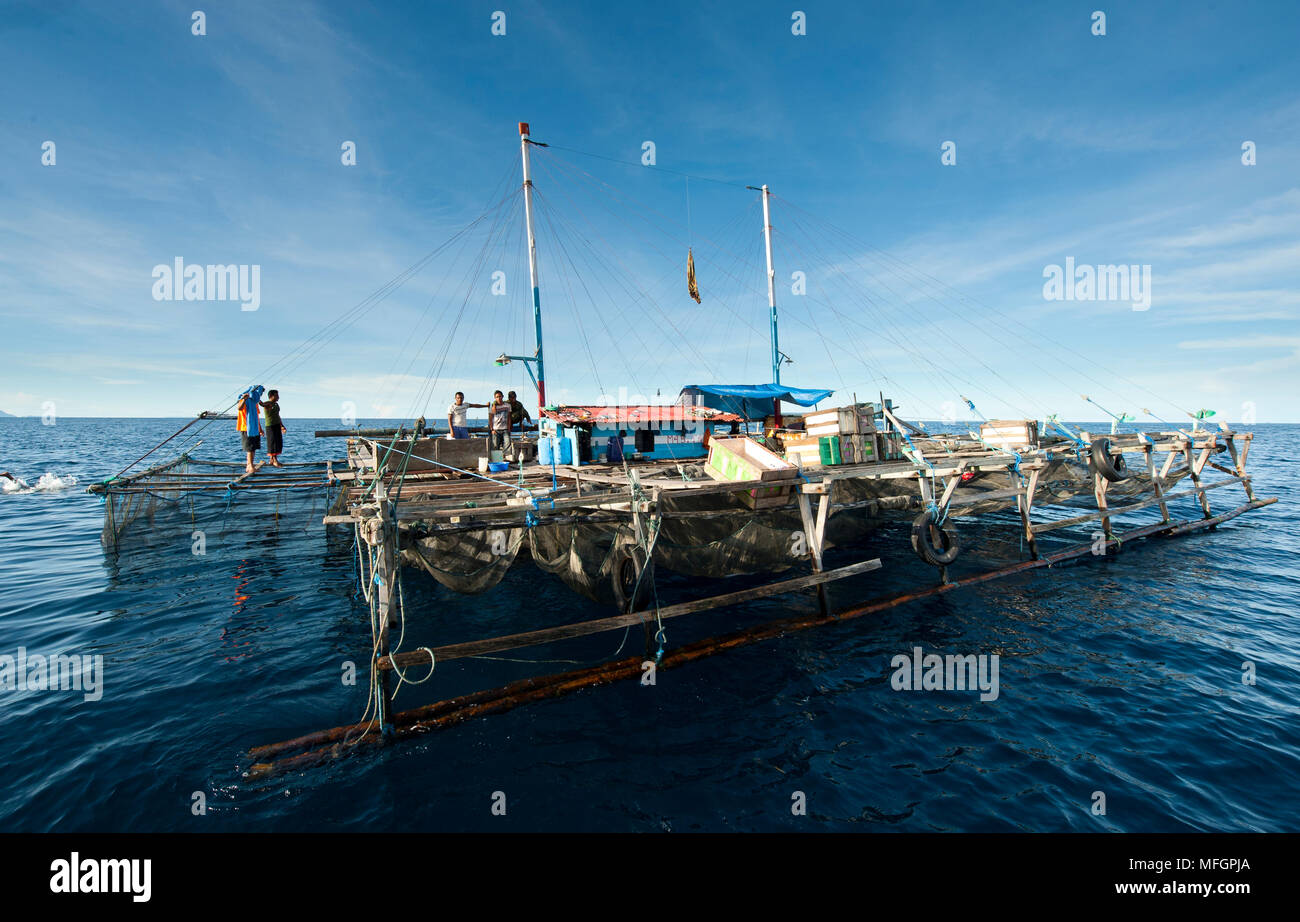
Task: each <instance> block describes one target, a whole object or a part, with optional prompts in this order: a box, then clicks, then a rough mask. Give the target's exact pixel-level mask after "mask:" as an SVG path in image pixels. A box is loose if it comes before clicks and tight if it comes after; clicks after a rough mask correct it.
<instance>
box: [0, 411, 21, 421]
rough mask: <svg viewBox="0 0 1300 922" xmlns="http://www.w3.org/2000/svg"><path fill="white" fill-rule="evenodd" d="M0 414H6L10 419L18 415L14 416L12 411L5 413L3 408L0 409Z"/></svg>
mask: <svg viewBox="0 0 1300 922" xmlns="http://www.w3.org/2000/svg"><path fill="white" fill-rule="evenodd" d="M0 416H7V417H9V418H10V419H17V418H18V417H17V416H15V415H14V414H13V413H6V412H5V411H4V410H0Z"/></svg>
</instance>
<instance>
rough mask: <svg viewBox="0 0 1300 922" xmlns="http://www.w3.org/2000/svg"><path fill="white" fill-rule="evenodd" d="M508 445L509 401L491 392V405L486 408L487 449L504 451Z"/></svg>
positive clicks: (499, 394) (497, 392)
mask: <svg viewBox="0 0 1300 922" xmlns="http://www.w3.org/2000/svg"><path fill="white" fill-rule="evenodd" d="M509 444H510V401H508V400H506V399H505V397H504V396H503V395H502V394H501V392H500V391H493V392H492V403H491V405H490V406H489V407H488V447H489V448H490V449H492V450H493V451H505V448H506V446H507V445H509Z"/></svg>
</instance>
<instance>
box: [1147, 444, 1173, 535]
mask: <svg viewBox="0 0 1300 922" xmlns="http://www.w3.org/2000/svg"><path fill="white" fill-rule="evenodd" d="M1143 451H1144V452H1145V453H1146V456H1147V474H1148V475H1149V476H1150V477H1151V489H1152V490H1154V491H1155V494H1156V501H1157V502H1158V503H1159V504H1160V521H1162V522H1168V521H1169V504H1168V503H1166V502H1165V488H1164V484H1163V483H1161V481H1162V480H1163V479H1164V476H1163V475H1162V474H1157V473H1156V450H1155V447H1154V446H1152V445H1150V444H1147V445H1146V446H1145V447H1144V448H1143ZM1171 455H1172V453H1171Z"/></svg>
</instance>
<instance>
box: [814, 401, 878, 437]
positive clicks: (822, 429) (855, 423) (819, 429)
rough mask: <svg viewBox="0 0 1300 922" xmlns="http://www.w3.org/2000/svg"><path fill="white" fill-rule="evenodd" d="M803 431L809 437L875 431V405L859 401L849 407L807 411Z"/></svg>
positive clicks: (859, 433)
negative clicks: (814, 411) (813, 411)
mask: <svg viewBox="0 0 1300 922" xmlns="http://www.w3.org/2000/svg"><path fill="white" fill-rule="evenodd" d="M803 425H804V431H805V432H807V433H808V435H809V437H813V438H820V437H822V436H824V435H863V434H867V433H872V432H875V431H876V407H875V404H871V403H859V404H857V405H856V406H850V407H835V408H834V409H831V410H818V411H817V412H816V413H807V414H805V415H804V418H803Z"/></svg>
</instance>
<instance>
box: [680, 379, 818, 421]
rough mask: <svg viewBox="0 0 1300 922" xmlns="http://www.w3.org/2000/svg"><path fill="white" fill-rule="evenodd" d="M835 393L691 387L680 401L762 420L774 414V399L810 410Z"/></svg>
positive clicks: (761, 386)
mask: <svg viewBox="0 0 1300 922" xmlns="http://www.w3.org/2000/svg"><path fill="white" fill-rule="evenodd" d="M833 393H835V392H834V391H823V390H811V389H809V388H804V387H786V386H785V385H784V384H688V385H686V386H685V387H684V388H682V394H681V397H680V398H679V399H680V401H681V402H682V403H694V404H704V405H705V406H709V407H712V408H713V409H715V410H722V411H724V412H727V413H735V414H736V415H737V416H743V417H745V419H762V418H763V417H764V416H767V415H769V414H770V413H771V412H772V401H774V400H784V401H786V402H787V403H794V404H798V405H799V406H801V407H810V406H813V405H814V404H816V403H820V402H821V401H823V400H825V399H826V398H828V397H830V395H831V394H833Z"/></svg>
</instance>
